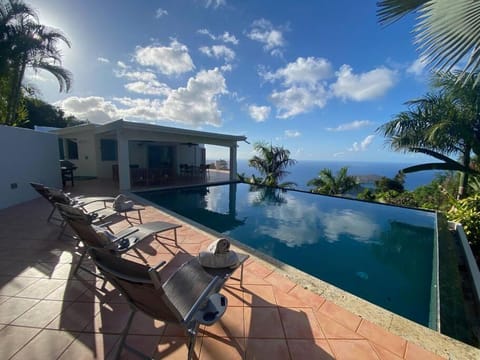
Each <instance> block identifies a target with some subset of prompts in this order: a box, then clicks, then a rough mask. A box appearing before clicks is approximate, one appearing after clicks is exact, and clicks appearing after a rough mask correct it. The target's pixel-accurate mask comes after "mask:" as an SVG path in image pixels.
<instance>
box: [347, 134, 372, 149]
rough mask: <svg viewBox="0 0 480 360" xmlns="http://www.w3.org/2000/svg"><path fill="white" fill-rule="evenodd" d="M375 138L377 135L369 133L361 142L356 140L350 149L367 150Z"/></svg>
mask: <svg viewBox="0 0 480 360" xmlns="http://www.w3.org/2000/svg"><path fill="white" fill-rule="evenodd" d="M373 139H375V135H368V136H367V137H366V138H365V139H363V140H362V141H361V142H360V143H358V142H357V141H355V142H354V143H353V145H352V147H351V148H350V149H348V150H349V151H365V150H367V148H368V147H369V146H370V144H371V143H372V142H373Z"/></svg>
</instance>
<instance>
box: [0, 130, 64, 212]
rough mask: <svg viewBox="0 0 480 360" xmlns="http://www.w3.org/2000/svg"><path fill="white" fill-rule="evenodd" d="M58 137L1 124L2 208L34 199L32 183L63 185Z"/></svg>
mask: <svg viewBox="0 0 480 360" xmlns="http://www.w3.org/2000/svg"><path fill="white" fill-rule="evenodd" d="M59 156H60V155H59V152H58V137H57V135H54V134H49V133H42V132H37V131H33V130H30V129H23V128H16V127H11V126H3V125H0V166H1V170H0V209H3V208H6V207H9V206H12V205H15V204H18V203H21V202H24V201H28V200H31V199H34V198H36V197H38V196H39V194H38V193H37V192H36V191H35V190H33V188H32V187H31V186H30V184H29V183H30V182H39V183H42V184H45V185H47V186H51V187H58V188H59V187H61V186H62V176H61V173H60V162H59V158H60V157H59Z"/></svg>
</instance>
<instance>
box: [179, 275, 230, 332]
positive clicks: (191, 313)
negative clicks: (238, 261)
mask: <svg viewBox="0 0 480 360" xmlns="http://www.w3.org/2000/svg"><path fill="white" fill-rule="evenodd" d="M221 282H222V279H220V278H219V277H218V276H215V277H214V278H213V279H212V281H210V283H209V284H208V285H207V286H206V287H205V289H204V290H203V291H202V293H201V294H200V296H199V297H198V299H197V300H196V301H195V303H194V304H193V305H192V307H191V308H190V310H188V312H187V314H186V315H185V318H184V319H183V322H184V323H186V324H188V323H189V322H190V321H192V320H193V319H194V317H195V315H196V314H197V312H198V311H199V310H200V309H201V307H202V306H204V305H205V303H206V302H207V300H208V298H209V297H210V295H211V294H212V292H214V291H215V290H216V289H217V288H218V285H219V283H221Z"/></svg>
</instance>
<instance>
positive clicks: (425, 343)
mask: <svg viewBox="0 0 480 360" xmlns="http://www.w3.org/2000/svg"><path fill="white" fill-rule="evenodd" d="M128 196H130V197H131V198H133V199H135V200H137V201H138V202H141V203H144V204H148V205H150V206H152V207H154V208H156V209H157V210H159V211H161V212H164V213H165V214H168V215H170V216H172V217H175V218H178V219H179V220H180V221H182V222H184V223H186V224H188V225H190V226H193V227H195V228H197V229H198V230H200V231H203V232H205V233H206V234H208V235H211V236H215V237H225V235H224V234H221V233H219V232H217V231H215V230H212V229H210V228H208V227H206V226H204V225H202V224H200V223H197V222H195V221H193V220H191V219H188V218H186V217H184V216H182V215H179V214H177V213H175V212H173V211H171V210H168V209H166V208H164V207H161V206H159V205H157V204H155V203H153V202H151V201H149V200H147V199H145V198H143V197H141V196H139V195H137V194H135V193H132V192H129V193H128ZM228 238H229V239H230V240H231V241H232V244H233V245H234V246H236V247H238V248H239V249H241V250H243V251H245V252H247V253H249V254H250V255H252V256H254V257H255V258H257V259H259V260H260V261H261V262H262V263H263V264H264V265H265V266H266V267H268V268H270V269H272V270H275V271H278V272H280V273H281V274H283V275H284V276H286V277H287V278H288V279H290V280H291V281H293V282H295V283H296V284H298V285H300V286H302V287H304V288H305V289H308V290H310V291H312V292H314V293H316V294H318V295H320V296H322V297H324V298H325V299H327V300H329V301H331V302H333V303H335V304H336V305H339V306H341V307H343V308H344V309H346V310H348V311H350V312H352V313H354V314H356V315H358V316H360V317H362V318H363V319H365V320H368V321H371V322H372V323H374V324H376V325H378V326H380V327H382V328H384V329H386V330H388V331H389V332H391V333H393V334H395V335H398V336H401V337H402V338H404V339H406V340H408V341H411V342H413V343H416V344H419V345H420V346H422V347H423V348H425V349H426V350H429V351H431V352H433V353H436V354H437V355H440V356H444V357H447V358H450V359H474V358H480V349H477V348H475V347H473V346H470V345H468V344H465V343H463V342H461V341H459V340H456V339H453V338H451V337H448V336H446V335H443V334H441V333H440V332H437V331H435V330H432V329H430V328H428V327H426V326H423V325H420V324H418V323H416V322H414V321H411V320H409V319H407V318H404V317H402V316H399V315H397V314H394V313H392V312H390V311H388V310H386V309H384V308H382V307H380V306H377V305H375V304H373V303H370V302H368V301H366V300H364V299H362V298H359V297H358V296H355V295H353V294H351V293H348V292H346V291H344V290H341V289H339V288H337V287H335V286H333V285H331V284H329V283H327V282H325V281H323V280H320V279H317V278H315V277H313V276H311V275H309V274H307V273H305V272H303V271H301V270H299V269H297V268H295V267H292V266H290V265H287V264H285V263H283V262H281V261H279V260H277V259H274V258H272V257H270V256H268V255H266V254H263V253H261V252H259V251H257V250H255V249H253V248H251V247H249V246H247V245H245V244H242V243H240V242H239V241H237V240H235V239H233V238H230V237H228Z"/></svg>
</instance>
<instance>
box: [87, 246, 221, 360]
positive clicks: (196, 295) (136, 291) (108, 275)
mask: <svg viewBox="0 0 480 360" xmlns="http://www.w3.org/2000/svg"><path fill="white" fill-rule="evenodd" d="M89 253H90V256H91V258H92V259H93V261H94V263H95V264H96V265H97V267H98V269H99V270H100V271H101V272H102V274H103V275H104V276H105V279H106V280H108V281H110V282H111V283H112V284H113V285H114V286H115V287H116V288H117V289H118V290H119V291H120V292H121V293H122V294H123V295H124V297H125V299H126V300H127V302H128V303H129V305H130V308H131V310H132V312H131V314H130V317H129V318H128V321H127V325H126V326H125V328H124V330H123V332H122V335H121V338H120V342H119V345H118V348H117V351H116V354H115V359H118V358H120V355H121V353H122V350H123V349H124V348H125V349H126V350H129V351H131V352H133V353H135V354H136V355H140V352H139V351H138V350H136V349H134V348H132V347H131V346H130V345H128V344H127V343H126V338H127V335H128V332H129V329H130V326H131V324H132V320H133V317H134V316H135V314H136V312H137V311H139V310H140V311H141V312H143V313H144V314H146V315H148V316H150V317H152V318H154V319H158V320H161V321H165V322H167V323H173V324H178V325H180V326H181V327H182V328H183V329H184V330H185V333H186V335H187V339H188V340H187V347H188V357H187V358H188V359H191V358H192V357H193V355H194V347H195V340H196V337H197V332H198V327H199V326H200V325H201V324H203V325H207V326H208V325H212V324H214V323H215V322H217V321H218V320H219V319H220V318H221V317H222V316H223V314H224V313H225V310H226V309H227V303H228V301H227V298H226V297H225V296H224V295H221V294H219V291H220V289H221V288H222V286H223V283H224V280H223V279H222V278H220V277H217V276H211V275H209V274H208V273H207V272H205V270H204V269H203V268H202V266H201V265H200V263H199V262H198V260H197V259H196V258H192V259H191V260H190V261H188V262H186V263H184V264H183V265H182V266H181V267H180V268H178V269H177V270H176V271H175V272H174V273H173V274H172V275H171V276H170V277H169V278H168V279H167V280H166V281H165V282H164V283H162V279H161V277H160V275H159V273H158V269H159V268H160V267H161V266H163V265H164V264H165V262H162V263H160V264H158V265H157V266H155V267H153V268H151V267H148V266H145V265H142V264H138V263H134V262H131V261H128V260H125V259H122V258H117V257H114V256H112V255H110V254H107V253H105V252H101V251H98V250H96V249H91V250H89ZM143 356H144V357H146V358H147V356H145V355H143V354H142V357H143Z"/></svg>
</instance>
